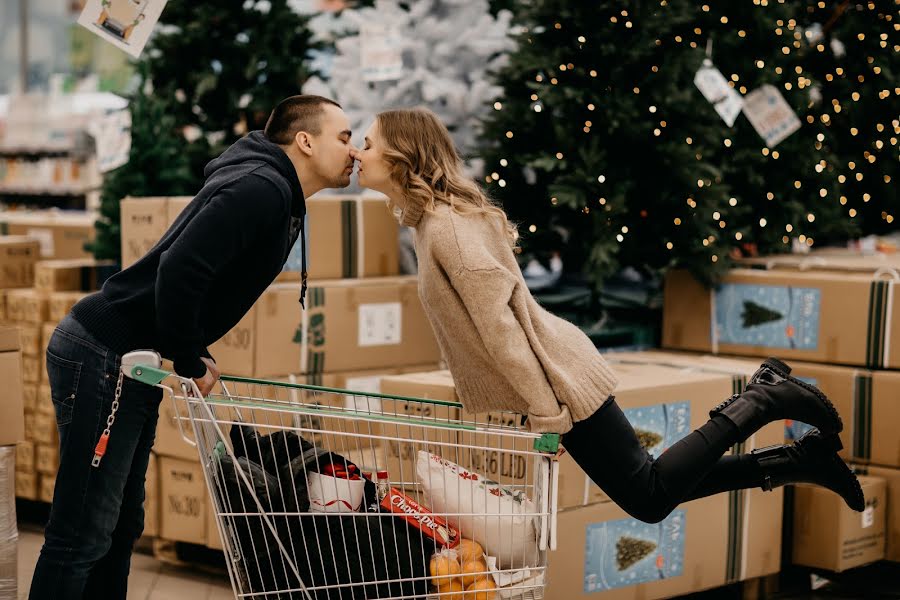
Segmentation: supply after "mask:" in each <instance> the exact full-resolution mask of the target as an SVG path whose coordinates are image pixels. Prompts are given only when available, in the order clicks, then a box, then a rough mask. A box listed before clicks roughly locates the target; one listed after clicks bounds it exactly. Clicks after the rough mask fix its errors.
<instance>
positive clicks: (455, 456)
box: [381, 371, 464, 491]
mask: <svg viewBox="0 0 900 600" xmlns="http://www.w3.org/2000/svg"><path fill="white" fill-rule="evenodd" d="M381 393H382V394H385V395H388V396H403V397H408V398H421V399H428V400H433V401H434V403H429V402H416V401H414V400H391V399H382V400H381V411H382V413H383V415H384V416H385V417H387V418H388V419H389V420H387V421H385V422H384V423H382V425H381V431H382V435H383V436H384V438H385V439H384V440H383V444H384V453H385V455H386V456H385V458H386V460H387V471H388V476H389V477H390V480H391V482H392V483H395V482H403V483H409V482H415V481H417V477H416V458H417V454H418V452H419V450H426V451H428V452H433V453H434V454H440V455H441V456H443V457H444V458H446V459H447V460H451V461H453V462H455V463H457V464H462V462H463V461H462V459H463V457H464V454H463V450H462V449H461V448H460V447H459V437H458V434H457V430H456V429H452V428H438V426H440V424H441V423H451V422H452V423H456V422H458V421H459V418H460V405H459V401H458V400H457V399H456V390H455V387H454V385H453V378H452V377H451V375H450V372H449V371H432V372H427V373H410V374H407V375H395V376H391V377H384V378H382V380H381ZM407 419H409V420H412V421H413V422H414V423H415V425H404V424H403V423H404V420H407ZM429 423H430V424H434V425H435V426H436V427H435V428H428V427H422V426H420V425H425V424H429ZM398 487H400V486H398ZM406 491H408V490H406Z"/></svg>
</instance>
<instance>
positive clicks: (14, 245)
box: [0, 236, 40, 288]
mask: <svg viewBox="0 0 900 600" xmlns="http://www.w3.org/2000/svg"><path fill="white" fill-rule="evenodd" d="M39 257H40V243H39V242H38V241H37V240H36V239H34V238H30V237H25V236H6V237H0V288H27V287H31V286H32V285H34V264H35V263H36V262H37V260H38V258H39Z"/></svg>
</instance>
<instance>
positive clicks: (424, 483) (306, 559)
mask: <svg viewBox="0 0 900 600" xmlns="http://www.w3.org/2000/svg"><path fill="white" fill-rule="evenodd" d="M124 370H125V371H126V373H125V374H126V375H127V376H129V377H132V378H134V379H136V380H139V381H142V382H144V383H146V384H149V385H155V386H158V387H161V388H163V389H164V390H166V391H167V392H168V395H169V396H170V397H171V400H172V402H173V403H174V404H175V419H176V422H177V424H178V427H179V429H180V431H181V434H182V436H183V437H184V438H185V440H187V441H188V443H191V444H195V445H196V447H197V450H198V453H199V457H200V462H201V464H202V465H203V472H204V476H205V479H206V483H207V485H208V487H209V490H210V498H211V502H210V508H211V510H214V511H215V516H216V522H217V524H218V528H219V534H220V536H221V542H222V546H223V548H224V552H225V555H226V563H227V565H228V574H229V577H230V579H231V584H232V587H233V590H234V593H235V597H237V598H297V599H304V600H312V599H316V600H324V599H328V600H332V599H341V600H344V599H350V598H352V599H358V598H382V599H398V600H399V599H401V598H402V599H407V598H425V599H428V600H432V599H433V600H448V599H449V600H493V599H500V598H503V599H521V600H538V599H540V598H543V595H544V588H545V584H546V579H547V577H546V569H547V552H548V550H552V549H554V548H555V544H556V493H557V492H556V488H557V465H558V463H557V462H556V460H555V457H556V453H557V448H558V442H559V436H557V435H548V434H543V435H542V434H536V433H532V432H529V431H528V430H527V429H526V428H525V427H524V426H523V424H522V421H521V416H519V415H515V414H512V413H504V412H492V413H490V414H487V415H472V414H469V413H467V412H466V411H465V410H464V409H463V407H462V405H461V404H459V403H456V402H446V401H439V400H428V399H423V398H408V397H401V396H390V395H384V394H375V393H359V392H354V391H348V390H342V389H334V388H326V387H319V386H312V385H302V384H296V383H291V382H290V381H287V382H279V381H265V380H256V379H246V378H238V377H223V378H222V380H221V382H220V383H221V385H220V387H221V393H216V394H210V395H208V396H207V397H202V396H201V394H200V393H199V390H198V389H197V386H196V384H195V383H194V382H193V381H192V380H190V379H183V378H180V377H177V376H175V375H173V374H172V373H169V372H166V371H163V370H159V369H155V368H152V367H148V366H141V365H137V366H127V367H124ZM170 384H171V385H170ZM385 472H386V473H385ZM484 472H488V473H494V474H496V476H495V477H493V479H496V480H497V481H492V480H490V479H486V478H485V477H484V475H483V473H484ZM460 540H461V541H460ZM473 542H475V543H473ZM482 550H483V553H482ZM463 590H467V591H465V592H464V591H463ZM476 590H480V591H476Z"/></svg>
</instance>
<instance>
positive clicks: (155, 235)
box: [119, 196, 193, 269]
mask: <svg viewBox="0 0 900 600" xmlns="http://www.w3.org/2000/svg"><path fill="white" fill-rule="evenodd" d="M191 200H193V198H192V197H187V196H177V197H156V198H131V197H128V198H124V199H123V200H122V201H121V203H120V204H119V210H120V214H121V227H122V268H123V269H124V268H126V267H129V266H131V265H133V264H134V263H136V262H137V261H138V260H139V259H140V258H142V257H143V256H144V255H145V254H147V251H149V250H150V248H152V247H153V246H155V245H156V243H157V242H158V241H159V240H160V239H161V238H162V236H163V234H165V233H166V231H168V229H169V227H171V226H172V223H174V222H175V219H176V218H178V215H179V214H181V211H182V210H184V207H185V206H187V205H188V204H189V203H190V201H191Z"/></svg>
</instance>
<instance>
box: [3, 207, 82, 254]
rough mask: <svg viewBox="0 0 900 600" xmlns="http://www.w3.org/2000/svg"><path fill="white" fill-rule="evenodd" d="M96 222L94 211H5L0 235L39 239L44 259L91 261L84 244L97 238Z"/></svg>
mask: <svg viewBox="0 0 900 600" xmlns="http://www.w3.org/2000/svg"><path fill="white" fill-rule="evenodd" d="M96 220H97V215H96V214H95V213H93V212H91V211H82V212H76V211H65V212H59V211H52V210H48V211H34V212H22V213H19V212H5V213H3V215H2V216H0V234H3V235H10V236H28V237H30V238H32V239H35V240H37V241H38V243H39V248H40V254H39V257H40V258H42V259H46V260H49V259H67V258H90V257H91V253H90V252H88V251H87V250H85V244H88V243H90V242H91V241H93V239H94V237H95V235H96V230H95V228H94V223H95V221H96Z"/></svg>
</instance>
